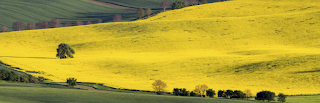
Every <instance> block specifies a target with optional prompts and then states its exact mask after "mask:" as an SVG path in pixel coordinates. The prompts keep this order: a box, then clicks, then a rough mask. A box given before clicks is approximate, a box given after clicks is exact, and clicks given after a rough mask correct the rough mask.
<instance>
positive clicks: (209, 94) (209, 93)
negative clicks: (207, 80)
mask: <svg viewBox="0 0 320 103" xmlns="http://www.w3.org/2000/svg"><path fill="white" fill-rule="evenodd" d="M206 95H207V96H208V97H210V98H213V97H214V95H216V93H215V91H214V90H212V89H209V90H207V91H206Z"/></svg>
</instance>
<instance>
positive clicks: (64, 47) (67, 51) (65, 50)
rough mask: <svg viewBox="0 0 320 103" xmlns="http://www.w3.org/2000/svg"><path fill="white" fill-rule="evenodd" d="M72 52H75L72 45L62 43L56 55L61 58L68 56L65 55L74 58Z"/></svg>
mask: <svg viewBox="0 0 320 103" xmlns="http://www.w3.org/2000/svg"><path fill="white" fill-rule="evenodd" d="M72 54H75V51H74V50H73V49H72V48H71V47H70V45H69V44H65V43H61V44H60V45H59V46H58V49H57V55H56V56H57V57H60V59H64V58H67V57H66V56H65V55H67V56H68V57H70V58H73V55H72Z"/></svg>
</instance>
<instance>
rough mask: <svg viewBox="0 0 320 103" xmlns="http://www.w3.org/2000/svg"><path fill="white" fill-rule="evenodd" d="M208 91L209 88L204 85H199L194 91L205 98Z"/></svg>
mask: <svg viewBox="0 0 320 103" xmlns="http://www.w3.org/2000/svg"><path fill="white" fill-rule="evenodd" d="M207 90H208V86H207V85H205V84H202V85H197V86H196V88H195V89H194V90H193V91H194V92H195V93H197V94H200V95H201V96H205V93H206V91H207Z"/></svg>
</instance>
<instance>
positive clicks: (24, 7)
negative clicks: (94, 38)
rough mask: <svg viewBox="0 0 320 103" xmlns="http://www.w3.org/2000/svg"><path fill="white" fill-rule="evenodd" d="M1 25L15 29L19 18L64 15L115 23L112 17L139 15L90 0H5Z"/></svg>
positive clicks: (37, 19) (127, 18) (46, 18)
mask: <svg viewBox="0 0 320 103" xmlns="http://www.w3.org/2000/svg"><path fill="white" fill-rule="evenodd" d="M0 9H1V10H0V14H1V15H0V18H1V20H0V26H1V27H2V26H4V25H5V26H8V28H9V29H10V31H11V30H12V23H13V22H15V21H22V22H24V23H26V24H27V23H28V22H34V23H36V22H40V21H50V20H51V19H53V18H60V19H61V21H62V23H63V22H64V21H71V22H74V21H76V20H81V21H88V20H91V21H92V22H93V23H95V22H96V21H97V20H98V19H102V20H103V22H111V21H112V17H113V16H114V15H116V14H121V15H122V17H123V20H124V21H130V20H132V19H135V18H136V14H135V12H136V11H135V10H127V9H119V8H114V7H110V6H106V5H102V4H98V3H93V2H89V1H86V0H28V1H26V0H1V1H0Z"/></svg>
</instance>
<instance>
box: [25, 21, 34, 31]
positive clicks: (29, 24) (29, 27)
mask: <svg viewBox="0 0 320 103" xmlns="http://www.w3.org/2000/svg"><path fill="white" fill-rule="evenodd" d="M27 29H28V30H33V29H36V24H35V23H32V22H30V23H28V24H27Z"/></svg>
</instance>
